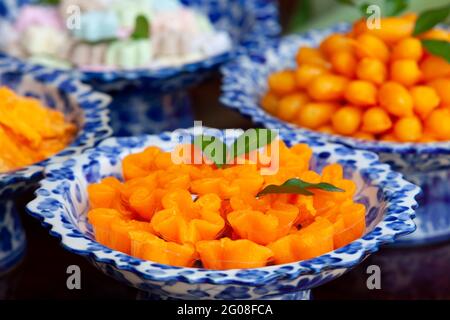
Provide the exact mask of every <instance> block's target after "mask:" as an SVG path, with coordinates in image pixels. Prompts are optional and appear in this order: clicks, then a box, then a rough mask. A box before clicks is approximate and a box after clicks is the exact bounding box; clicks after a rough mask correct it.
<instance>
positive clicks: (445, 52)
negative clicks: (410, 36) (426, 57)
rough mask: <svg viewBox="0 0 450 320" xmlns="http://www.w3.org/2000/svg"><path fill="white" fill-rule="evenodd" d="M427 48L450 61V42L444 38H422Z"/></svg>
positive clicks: (433, 53)
mask: <svg viewBox="0 0 450 320" xmlns="http://www.w3.org/2000/svg"><path fill="white" fill-rule="evenodd" d="M422 45H423V46H424V47H425V49H426V50H427V51H428V52H429V53H431V54H432V55H434V56H438V57H441V58H444V59H445V60H447V62H448V63H450V42H448V41H444V40H432V39H425V40H422Z"/></svg>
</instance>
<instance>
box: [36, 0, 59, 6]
mask: <svg viewBox="0 0 450 320" xmlns="http://www.w3.org/2000/svg"><path fill="white" fill-rule="evenodd" d="M60 2H61V1H60V0H39V1H38V2H37V3H38V4H41V5H44V6H45V5H47V6H57V5H59V3H60Z"/></svg>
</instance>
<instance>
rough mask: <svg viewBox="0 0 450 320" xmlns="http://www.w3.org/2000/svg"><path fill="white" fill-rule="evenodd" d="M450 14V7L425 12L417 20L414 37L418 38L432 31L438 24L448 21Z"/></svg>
mask: <svg viewBox="0 0 450 320" xmlns="http://www.w3.org/2000/svg"><path fill="white" fill-rule="evenodd" d="M449 14H450V5H447V6H445V7H441V8H435V9H431V10H427V11H424V12H423V13H421V14H420V16H419V17H418V18H417V21H416V25H415V27H414V32H413V35H414V36H417V35H418V34H421V33H424V32H425V31H428V30H430V29H431V28H433V27H434V26H435V25H437V24H438V23H440V22H442V21H444V20H445V19H447V17H448V15H449Z"/></svg>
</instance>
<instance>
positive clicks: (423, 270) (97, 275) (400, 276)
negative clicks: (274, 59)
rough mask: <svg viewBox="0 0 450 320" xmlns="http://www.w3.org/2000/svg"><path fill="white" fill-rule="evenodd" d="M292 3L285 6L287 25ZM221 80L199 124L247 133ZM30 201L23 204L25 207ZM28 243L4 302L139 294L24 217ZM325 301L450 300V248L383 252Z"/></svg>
mask: <svg viewBox="0 0 450 320" xmlns="http://www.w3.org/2000/svg"><path fill="white" fill-rule="evenodd" d="M293 5H294V4H293V1H281V14H282V21H283V25H284V26H285V25H286V23H285V21H288V18H289V13H290V12H292V8H293ZM219 96H220V77H219V76H218V75H217V76H216V77H214V78H212V79H210V80H208V81H207V83H205V84H203V85H201V86H199V87H197V88H195V89H194V90H193V91H192V102H193V103H192V105H193V109H194V113H195V119H199V120H202V121H203V125H206V126H212V127H218V128H231V127H235V128H248V127H250V126H251V123H250V122H249V121H248V120H247V119H245V118H243V117H242V116H240V115H239V114H238V113H236V112H234V111H231V110H228V109H226V108H225V107H223V106H221V105H220V104H219V102H218V98H219ZM30 199H31V195H28V196H24V198H23V199H21V200H20V202H22V203H26V202H27V201H28V200H30ZM21 216H22V221H23V224H24V226H25V229H26V232H27V238H28V249H27V254H26V256H25V258H24V260H23V261H22V263H21V264H20V265H19V266H18V267H17V268H16V269H15V270H14V271H13V272H11V273H10V274H8V275H7V276H5V277H2V278H0V299H2V298H3V299H136V297H137V293H138V292H137V290H135V289H133V288H130V287H127V286H125V285H122V284H120V283H119V282H117V281H116V280H114V279H112V278H109V277H107V276H105V275H104V274H103V273H102V272H100V271H98V270H97V269H96V268H95V267H94V266H92V265H91V264H90V263H89V262H88V261H87V260H85V259H84V258H83V257H81V256H77V255H75V254H71V253H69V252H68V251H66V250H64V249H63V248H62V247H61V246H60V244H59V240H58V239H56V238H54V237H51V236H49V234H48V230H46V229H45V228H44V227H42V226H41V225H40V223H39V221H37V220H36V219H34V218H32V217H30V216H28V215H26V214H25V212H21ZM69 265H78V266H80V268H81V278H82V288H81V290H68V289H67V287H66V279H67V274H66V270H67V267H68V266H69ZM370 265H377V266H379V267H380V269H381V289H380V290H376V289H375V290H369V289H368V288H367V285H366V281H367V278H368V277H369V274H368V273H367V267H368V266H370ZM313 298H314V299H317V300H322V299H450V243H444V244H441V245H432V246H423V247H416V248H383V249H382V250H381V251H379V252H377V253H376V254H374V255H372V256H370V257H369V258H368V259H367V260H366V261H364V262H363V263H362V264H361V265H359V266H358V267H357V268H355V269H353V270H352V271H350V272H348V273H347V274H345V275H344V276H342V277H340V278H339V279H337V280H335V281H332V282H330V283H328V284H326V285H324V286H322V287H320V288H317V289H315V290H313Z"/></svg>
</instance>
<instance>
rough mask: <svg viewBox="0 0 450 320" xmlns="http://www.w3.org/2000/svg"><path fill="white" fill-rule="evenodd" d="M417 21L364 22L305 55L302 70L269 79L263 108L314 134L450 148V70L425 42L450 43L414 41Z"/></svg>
mask: <svg viewBox="0 0 450 320" xmlns="http://www.w3.org/2000/svg"><path fill="white" fill-rule="evenodd" d="M416 19H417V17H416V15H415V14H406V15H404V16H402V17H388V18H382V19H381V22H380V23H381V28H380V29H369V28H368V27H367V25H366V21H365V20H359V21H357V22H356V23H355V24H354V25H353V28H352V30H351V31H350V32H348V33H347V34H340V33H334V34H331V35H329V36H328V37H326V38H325V39H324V40H323V41H322V42H321V43H320V46H319V47H318V48H310V47H301V48H300V49H299V50H298V52H297V55H296V61H297V68H296V70H282V71H280V72H276V73H273V74H271V75H270V76H269V78H268V86H269V91H268V92H267V93H266V94H265V95H264V96H263V97H262V99H261V106H262V107H263V108H264V109H265V110H266V111H268V112H269V113H271V114H273V115H275V116H277V117H278V118H280V119H282V120H284V121H288V122H292V123H295V124H297V125H298V126H300V127H305V128H308V129H312V130H317V131H320V132H324V133H328V134H339V135H344V136H350V137H354V138H360V139H368V140H375V139H376V140H383V141H396V142H432V141H447V140H450V125H449V123H450V63H449V62H448V61H446V60H445V59H444V58H442V57H438V56H434V55H431V54H430V53H428V52H427V51H426V50H425V48H424V47H423V44H422V42H421V39H436V40H443V41H450V32H448V31H446V30H443V29H432V30H430V31H427V32H425V33H423V34H421V35H419V36H417V37H415V36H412V33H413V29H414V25H415V21H416Z"/></svg>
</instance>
